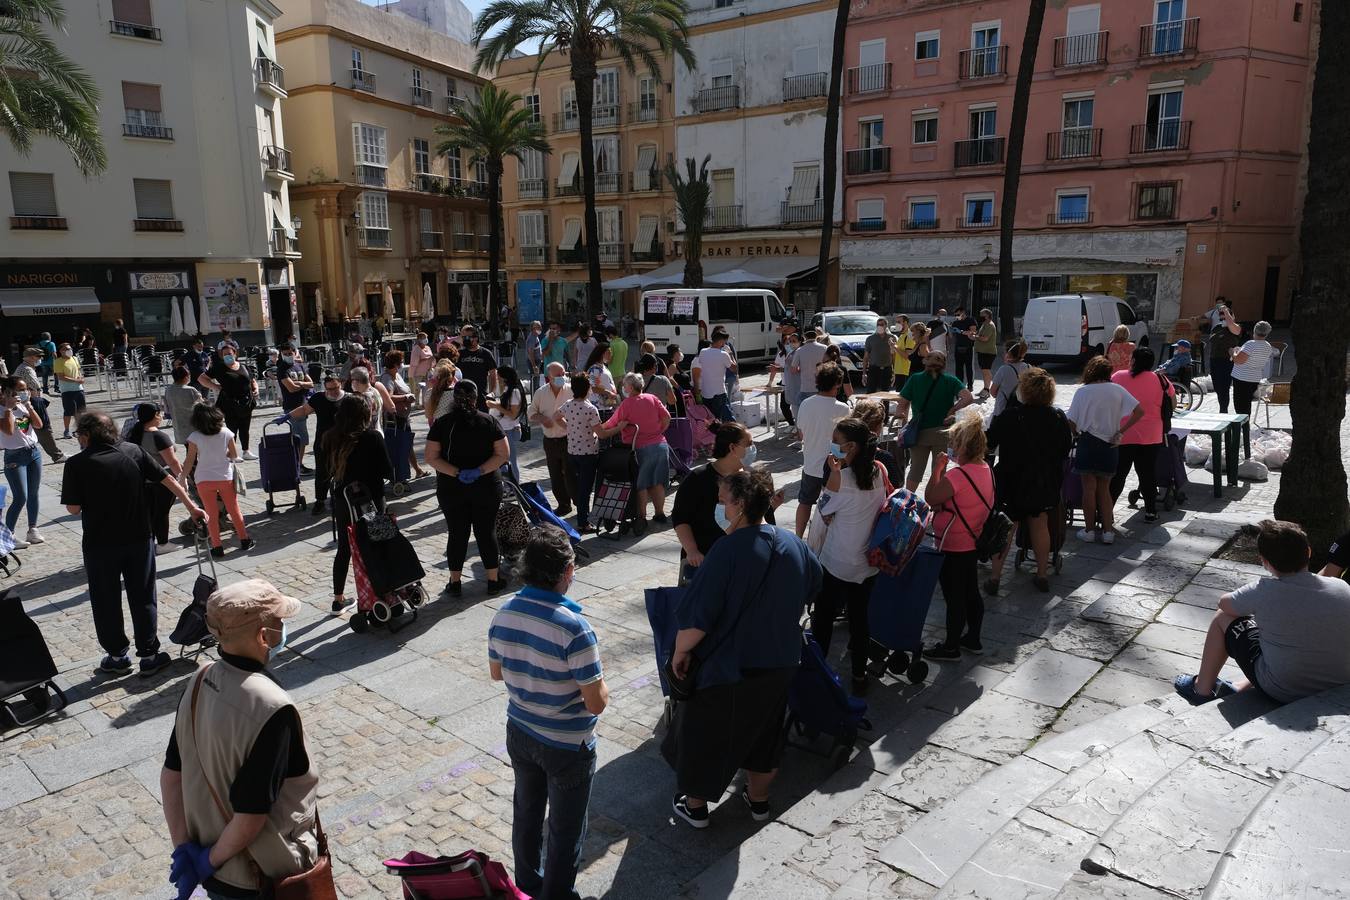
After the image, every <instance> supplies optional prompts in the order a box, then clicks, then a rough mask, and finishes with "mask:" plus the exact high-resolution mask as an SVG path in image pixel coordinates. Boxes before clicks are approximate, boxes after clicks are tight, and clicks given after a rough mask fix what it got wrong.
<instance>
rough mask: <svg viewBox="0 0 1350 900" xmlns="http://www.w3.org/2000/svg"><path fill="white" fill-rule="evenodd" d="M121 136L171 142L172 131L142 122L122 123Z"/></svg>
mask: <svg viewBox="0 0 1350 900" xmlns="http://www.w3.org/2000/svg"><path fill="white" fill-rule="evenodd" d="M122 134H123V136H125V137H134V138H152V139H154V140H158V141H171V140H173V129H172V128H170V127H169V126H167V125H148V124H146V123H144V122H123V123H122Z"/></svg>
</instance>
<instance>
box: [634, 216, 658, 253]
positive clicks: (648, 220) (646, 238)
mask: <svg viewBox="0 0 1350 900" xmlns="http://www.w3.org/2000/svg"><path fill="white" fill-rule="evenodd" d="M658 224H659V219H658V218H657V217H656V216H642V217H641V218H639V219H638V227H637V236H636V237H634V238H633V252H634V253H650V252H651V249H652V244H653V242H655V240H656V226H657V225H658Z"/></svg>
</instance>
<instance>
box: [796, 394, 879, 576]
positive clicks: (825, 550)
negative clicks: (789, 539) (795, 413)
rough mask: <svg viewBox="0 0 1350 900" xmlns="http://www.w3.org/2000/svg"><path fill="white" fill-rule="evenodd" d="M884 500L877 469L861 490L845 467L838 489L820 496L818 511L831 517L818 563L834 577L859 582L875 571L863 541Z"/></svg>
mask: <svg viewBox="0 0 1350 900" xmlns="http://www.w3.org/2000/svg"><path fill="white" fill-rule="evenodd" d="M803 405H804V404H803ZM885 499H886V488H885V485H884V484H883V483H882V481H881V473H880V472H874V473H873V477H872V488H871V490H866V491H865V490H863V489H862V488H860V487H858V482H857V480H856V479H855V478H854V477H853V470H852V469H848V468H844V469H842V470H840V472H839V490H838V491H837V492H830V491H826V492H825V493H824V494H822V495H821V497H820V505H819V507H818V509H819V510H820V514H821V515H822V516H833V517H834V518H832V519H831V520H830V528H829V530H828V531H827V532H825V545H824V546H823V547H821V548H820V557H819V558H820V564H821V565H822V566H824V567H825V570H826V571H827V572H829V573H830V574H831V575H833V576H834V577H835V578H838V579H840V580H842V581H849V582H852V583H854V584H861V583H862V582H864V581H866V580H867V579H868V578H870V577H871V576H873V575H875V574H877V570H876V567H875V566H869V565H868V564H867V541H868V539H869V538H870V537H871V536H872V526H873V525H874V524H875V523H876V520H877V512H878V511H879V510H880V509H881V504H882V501H884V500H885Z"/></svg>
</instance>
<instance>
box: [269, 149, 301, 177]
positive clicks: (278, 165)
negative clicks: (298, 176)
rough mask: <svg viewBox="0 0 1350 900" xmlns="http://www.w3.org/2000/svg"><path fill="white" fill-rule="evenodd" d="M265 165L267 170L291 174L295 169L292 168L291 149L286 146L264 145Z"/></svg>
mask: <svg viewBox="0 0 1350 900" xmlns="http://www.w3.org/2000/svg"><path fill="white" fill-rule="evenodd" d="M263 165H264V166H265V167H266V168H267V171H269V172H277V173H279V174H281V175H290V174H291V173H292V172H294V171H295V170H294V169H292V168H291V151H289V150H287V149H286V148H285V147H273V146H268V147H263Z"/></svg>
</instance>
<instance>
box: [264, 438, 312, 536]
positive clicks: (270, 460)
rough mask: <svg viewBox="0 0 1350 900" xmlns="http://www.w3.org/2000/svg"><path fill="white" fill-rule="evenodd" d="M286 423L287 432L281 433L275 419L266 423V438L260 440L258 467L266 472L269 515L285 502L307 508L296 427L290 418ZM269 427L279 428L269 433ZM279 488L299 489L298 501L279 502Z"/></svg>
mask: <svg viewBox="0 0 1350 900" xmlns="http://www.w3.org/2000/svg"><path fill="white" fill-rule="evenodd" d="M284 424H285V427H286V433H285V434H284V435H283V434H280V433H279V432H280V429H281V426H280V425H276V424H275V423H273V422H268V423H267V424H265V425H263V434H262V439H261V440H259V441H258V469H259V471H260V472H261V474H262V489H263V490H264V491H266V492H267V503H266V506H267V514H268V515H269V516H270V515H271V514H272V513H274V512H276V510H277V508H278V507H281V506H298V507H300V508H301V509H304V508H305V495H304V494H302V493H300V460H299V458H298V457H297V456H296V455H295V446H296V443H295V429H294V428H292V427H291V422H290V420H289V419H287V420H286V422H285V423H284ZM269 428H273V429H276V431H274V432H273V433H271V434H269V433H268V431H267V430H268V429H269ZM278 491H295V502H294V503H277V502H276V500H275V499H274V498H273V497H272V494H273V493H275V492H278Z"/></svg>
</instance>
